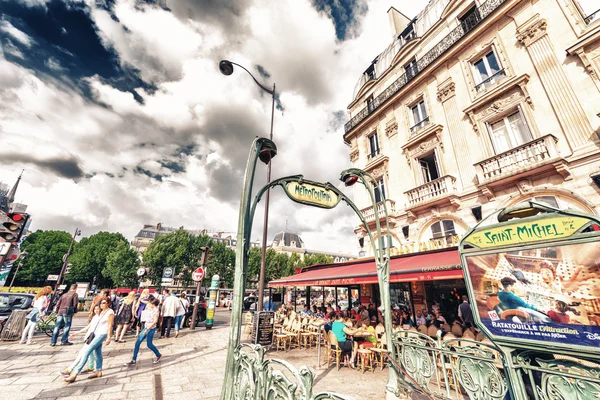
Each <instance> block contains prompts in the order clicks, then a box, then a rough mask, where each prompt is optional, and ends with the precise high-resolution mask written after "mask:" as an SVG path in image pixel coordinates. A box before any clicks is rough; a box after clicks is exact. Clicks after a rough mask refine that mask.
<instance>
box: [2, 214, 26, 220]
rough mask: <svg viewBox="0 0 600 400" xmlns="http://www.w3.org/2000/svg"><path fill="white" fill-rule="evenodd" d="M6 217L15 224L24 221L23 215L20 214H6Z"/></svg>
mask: <svg viewBox="0 0 600 400" xmlns="http://www.w3.org/2000/svg"><path fill="white" fill-rule="evenodd" d="M6 216H7V217H8V218H10V219H12V220H13V221H15V222H18V221H22V220H23V219H24V217H23V215H22V214H19V213H10V214H6Z"/></svg>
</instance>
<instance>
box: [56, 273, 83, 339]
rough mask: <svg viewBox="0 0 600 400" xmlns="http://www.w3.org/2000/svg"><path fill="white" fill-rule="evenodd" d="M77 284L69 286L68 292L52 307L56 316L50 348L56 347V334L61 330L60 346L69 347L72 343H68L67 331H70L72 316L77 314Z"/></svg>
mask: <svg viewBox="0 0 600 400" xmlns="http://www.w3.org/2000/svg"><path fill="white" fill-rule="evenodd" d="M76 290H77V284H76V283H74V284H72V285H71V287H70V289H69V291H68V292H67V293H65V294H63V295H62V296H60V299H58V302H57V303H56V305H55V306H54V312H55V313H57V314H58V316H57V317H56V325H55V326H54V331H53V332H52V339H51V340H50V346H56V340H57V339H58V332H60V330H61V329H63V328H64V329H63V334H62V338H61V344H62V345H63V346H70V345H72V344H73V343H71V342H69V331H70V330H71V322H72V321H73V314H75V313H76V312H77V306H78V305H79V297H78V296H77V292H76Z"/></svg>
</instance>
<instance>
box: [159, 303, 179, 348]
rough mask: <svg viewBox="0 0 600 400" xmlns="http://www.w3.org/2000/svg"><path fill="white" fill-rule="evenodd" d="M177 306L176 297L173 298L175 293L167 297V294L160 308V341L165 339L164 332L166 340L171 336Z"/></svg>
mask: <svg viewBox="0 0 600 400" xmlns="http://www.w3.org/2000/svg"><path fill="white" fill-rule="evenodd" d="M178 304H179V301H178V300H177V297H175V293H173V294H171V295H170V296H169V295H168V292H167V294H166V297H165V298H164V300H163V304H162V308H161V316H162V322H161V327H160V339H162V338H164V337H165V332H166V333H167V338H168V337H169V336H171V327H172V325H173V321H174V320H175V316H176V315H177V305H178Z"/></svg>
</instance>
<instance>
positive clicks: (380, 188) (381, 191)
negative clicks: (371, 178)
mask: <svg viewBox="0 0 600 400" xmlns="http://www.w3.org/2000/svg"><path fill="white" fill-rule="evenodd" d="M373 191H374V193H375V201H376V202H378V203H379V202H380V201H384V200H385V199H386V196H385V181H384V180H383V178H381V179H378V180H377V184H376V185H373Z"/></svg>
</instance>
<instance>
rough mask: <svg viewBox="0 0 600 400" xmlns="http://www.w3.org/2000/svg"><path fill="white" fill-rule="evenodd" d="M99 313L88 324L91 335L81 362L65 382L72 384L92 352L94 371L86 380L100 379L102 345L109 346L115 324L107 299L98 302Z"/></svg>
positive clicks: (88, 337)
mask: <svg viewBox="0 0 600 400" xmlns="http://www.w3.org/2000/svg"><path fill="white" fill-rule="evenodd" d="M100 309H101V310H102V311H100V314H99V315H96V316H94V318H93V319H92V321H91V322H90V328H89V330H91V331H92V332H91V333H88V335H87V340H86V343H88V341H89V343H88V344H89V346H88V348H87V349H86V352H85V353H84V354H83V355H82V357H81V362H80V363H79V365H77V366H76V367H75V369H73V371H72V372H71V375H70V376H69V377H68V378H65V382H67V383H72V382H75V380H76V379H77V375H79V373H80V372H81V370H82V369H83V367H84V365H85V363H86V362H87V359H88V357H89V355H90V354H91V353H92V352H94V355H95V356H96V371H95V372H94V373H93V374H91V375H90V376H89V378H88V379H93V378H100V377H102V361H103V359H102V343H104V344H106V345H107V346H108V345H109V344H110V336H111V334H112V331H113V324H114V322H115V312H114V311H113V310H112V308H111V303H110V299H109V298H103V299H102V300H101V301H100ZM79 333H81V331H79V332H76V333H73V334H71V337H73V336H75V335H77V334H79Z"/></svg>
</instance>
